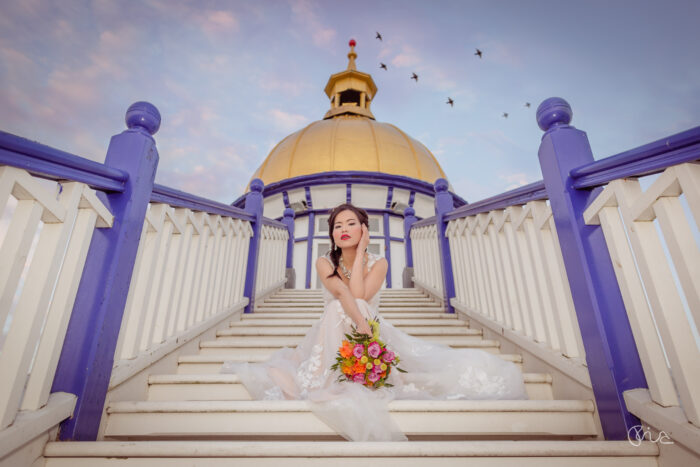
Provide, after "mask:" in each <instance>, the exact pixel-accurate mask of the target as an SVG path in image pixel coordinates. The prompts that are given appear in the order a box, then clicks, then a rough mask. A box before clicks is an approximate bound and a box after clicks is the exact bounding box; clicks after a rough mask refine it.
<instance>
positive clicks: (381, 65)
mask: <svg viewBox="0 0 700 467" xmlns="http://www.w3.org/2000/svg"><path fill="white" fill-rule="evenodd" d="M375 39H377V40H380V41H383V40H384V39H383V38H382V35H381V34H380V33H379V31H377V35H376V37H375ZM475 50H476V52H474V55H476V56H477V57H479V58H480V59H481V58H483V55H484V53H483V52H482V51H481V50H479V49H475ZM379 68H381V69H382V70H384V71H388V70H389V68H388V67H387V66H386V64H385V63H382V62H379ZM411 79H412V80H415V82H416V83H417V82H418V75H417V74H416V73H415V72H413V73H411ZM445 104H449V106H450V107H454V105H455V101H454V99H452V98H451V97H448V98H447V101H446V102H445ZM525 107H528V108H529V107H531V104H530V103H529V102H525ZM503 118H508V112H503Z"/></svg>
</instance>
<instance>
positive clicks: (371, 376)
mask: <svg viewBox="0 0 700 467" xmlns="http://www.w3.org/2000/svg"><path fill="white" fill-rule="evenodd" d="M367 379H368V380H369V382H370V383H376V382H377V381H379V373H375V372H373V371H370V372H369V374H368V375H367Z"/></svg>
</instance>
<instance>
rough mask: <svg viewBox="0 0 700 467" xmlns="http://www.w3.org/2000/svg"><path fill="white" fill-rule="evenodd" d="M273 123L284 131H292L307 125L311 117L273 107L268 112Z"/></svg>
mask: <svg viewBox="0 0 700 467" xmlns="http://www.w3.org/2000/svg"><path fill="white" fill-rule="evenodd" d="M268 115H269V116H270V117H271V118H272V123H273V124H274V125H275V126H276V127H277V128H279V129H280V130H282V131H285V132H290V131H295V130H298V129H300V128H301V127H303V126H305V125H306V124H307V123H308V122H309V121H310V120H311V119H310V118H308V117H305V116H303V115H299V114H293V113H289V112H285V111H284V110H280V109H272V110H270V111H269V112H268Z"/></svg>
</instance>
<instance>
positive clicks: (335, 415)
mask: <svg viewBox="0 0 700 467" xmlns="http://www.w3.org/2000/svg"><path fill="white" fill-rule="evenodd" d="M325 258H326V259H327V260H328V261H329V262H330V261H331V260H330V257H328V256H325ZM379 258H380V257H379V256H377V255H373V254H371V253H369V260H368V268H371V267H372V265H373V264H374V263H375V262H376V261H377V259H379ZM331 264H332V263H331ZM322 287H323V286H322ZM323 301H324V309H323V314H322V315H321V317H320V318H319V320H318V321H317V322H316V323H314V325H313V326H312V327H311V329H310V330H309V332H308V333H307V334H306V336H304V338H303V340H302V342H301V343H300V344H299V345H298V346H297V347H296V348H289V347H284V348H282V349H279V350H278V351H276V352H275V353H273V354H272V355H271V356H270V358H269V359H268V360H267V361H265V362H261V363H247V362H231V361H230V362H225V363H224V365H223V367H222V370H221V371H222V373H235V374H238V375H239V377H240V379H241V382H242V383H243V385H244V386H245V387H246V389H247V390H248V392H249V393H250V395H251V397H252V398H253V399H257V400H284V399H305V400H307V401H308V403H309V406H310V409H311V410H312V412H313V413H314V414H315V415H316V416H317V417H318V418H320V419H321V420H322V421H324V422H325V423H326V424H327V425H328V426H330V427H331V428H332V429H334V430H335V431H336V432H337V433H338V434H340V435H341V436H343V437H344V438H345V439H348V440H351V441H400V440H406V436H405V435H404V434H403V433H402V432H401V430H400V429H399V427H398V425H397V424H396V423H395V421H394V420H393V419H392V418H391V416H390V414H389V411H388V406H387V404H388V403H389V402H390V401H391V400H394V399H423V400H425V399H432V400H455V399H472V400H475V399H528V397H527V394H526V392H525V385H524V382H523V375H522V372H521V371H520V369H519V368H518V367H517V366H516V365H515V364H514V363H513V362H509V361H506V360H503V359H501V358H499V357H498V356H496V355H494V354H491V353H488V352H486V351H484V350H479V349H453V348H451V347H449V346H447V345H442V344H437V343H432V342H427V341H425V340H423V339H419V338H417V337H413V336H410V335H408V334H406V333H405V332H402V331H400V330H399V329H397V328H395V327H394V326H392V325H391V324H390V323H388V322H387V321H386V320H384V319H382V317H381V316H379V319H380V328H379V329H380V336H381V339H382V340H383V341H384V342H385V343H386V344H387V346H388V348H389V349H391V350H393V351H394V352H395V353H397V354H398V356H399V357H400V359H401V362H400V364H399V367H400V368H402V369H404V370H406V371H407V373H401V372H398V371H392V372H391V374H390V375H389V378H388V382H389V383H391V384H393V385H394V386H393V387H383V388H379V389H376V390H375V389H368V388H366V387H364V386H363V385H361V384H358V383H352V382H345V381H344V382H338V381H337V378H338V375H339V374H340V373H339V371H334V370H331V368H330V367H331V365H333V364H334V363H335V362H336V360H335V358H336V355H337V352H338V348H339V347H340V345H341V342H342V341H343V339H345V336H344V335H345V334H346V333H349V332H350V331H351V326H352V324H353V321H352V320H351V319H350V317H348V316H347V315H346V314H345V312H344V311H343V308H342V306H341V304H340V301H339V300H337V299H335V298H334V297H333V295H332V294H331V293H330V292H329V291H328V290H327V289H326V288H325V287H324V288H323ZM357 303H358V306H359V308H360V311H361V312H362V314H363V315H364V316H365V317H366V318H374V317H375V316H378V308H379V293H377V294H376V295H375V296H374V297H372V299H371V300H370V301H369V302H366V301H364V300H361V299H357Z"/></svg>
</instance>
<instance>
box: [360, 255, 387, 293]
mask: <svg viewBox="0 0 700 467" xmlns="http://www.w3.org/2000/svg"><path fill="white" fill-rule="evenodd" d="M387 269H389V263H388V262H387V260H386V259H385V258H379V259H378V260H377V262H376V263H374V266H372V269H370V270H369V273H368V274H367V277H365V294H364V296H363V297H362V298H363V299H364V300H365V301H367V302H369V301H370V300H371V299H372V297H374V295H375V294H376V293H377V292H379V289H381V288H382V284H383V283H384V279H386V271H387Z"/></svg>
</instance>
